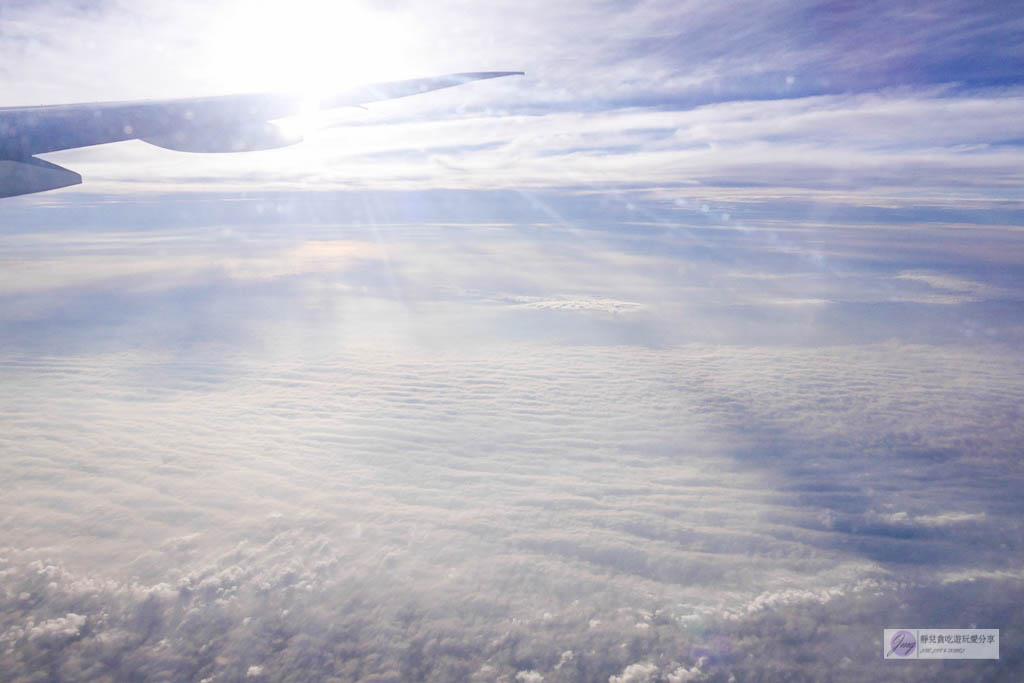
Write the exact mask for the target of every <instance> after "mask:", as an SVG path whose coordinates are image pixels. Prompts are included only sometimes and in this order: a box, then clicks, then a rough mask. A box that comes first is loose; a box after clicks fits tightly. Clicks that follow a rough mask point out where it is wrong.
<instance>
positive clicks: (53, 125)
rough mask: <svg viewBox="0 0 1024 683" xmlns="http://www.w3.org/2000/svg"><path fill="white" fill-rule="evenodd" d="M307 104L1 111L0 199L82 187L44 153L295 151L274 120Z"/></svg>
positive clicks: (267, 100)
mask: <svg viewBox="0 0 1024 683" xmlns="http://www.w3.org/2000/svg"><path fill="white" fill-rule="evenodd" d="M522 73H523V72H521V71H479V72H472V73H458V74H449V75H447V76H436V77H433V78H415V79H411V80H406V81H392V82H389V83H377V84H374V85H365V86H360V87H358V88H352V89H349V90H345V91H341V92H336V93H332V94H330V95H328V96H326V97H323V98H321V99H320V101H319V103H318V104H319V106H320V108H322V109H330V108H335V107H346V106H355V105H360V104H368V103H370V102H379V101H381V100H390V99H394V98H398V97H407V96H409V95H417V94H419V93H424V92H429V91H431V90H439V89H441V88H450V87H453V86H456V85H462V84H463V83H469V82H470V81H477V80H482V79H487V78H500V77H502V76H515V75H522ZM305 106H308V103H307V102H306V100H305V98H303V97H302V96H299V95H282V94H266V95H224V96H219V97H198V98H187V99H175V100H152V101H140V102H100V103H95V104H62V105H50V106H41V107H4V108H0V197H13V196H16V195H21V194H30V193H32V192H43V191H45V190H53V189H56V188H59V187H67V186H69V185H77V184H78V183H81V182H82V177H81V176H80V175H78V174H77V173H75V172H74V171H71V170H68V169H66V168H62V167H60V166H57V165H56V164H52V163H50V162H47V161H43V160H42V159H37V158H36V157H35V155H36V154H45V153H46V152H56V151H58V150H63V149H73V148H75V147H88V146H90V145H101V144H105V143H108V142H120V141H122V140H135V139H138V140H144V141H145V142H149V143H151V144H154V145H157V146H158V147H165V148H167V149H173V150H178V151H184V152H248V151H254V150H260V149H273V148H275V147H283V146H285V145H291V144H294V143H296V142H299V141H300V140H301V137H300V136H298V135H297V134H294V133H289V132H287V131H285V130H284V129H282V128H280V127H278V126H276V125H275V124H273V123H271V121H273V120H274V119H280V118H284V117H286V116H292V115H295V114H299V113H301V112H302V110H303V108H304V107H305Z"/></svg>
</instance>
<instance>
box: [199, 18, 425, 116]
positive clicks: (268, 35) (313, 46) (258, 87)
mask: <svg viewBox="0 0 1024 683" xmlns="http://www.w3.org/2000/svg"><path fill="white" fill-rule="evenodd" d="M408 38H409V31H408V30H407V19H406V18H404V17H403V16H402V15H401V14H400V13H398V12H381V11H377V10H374V9H371V8H369V7H367V6H366V5H363V4H361V3H358V2H345V1H343V0H342V1H336V2H332V1H331V0H285V1H282V0H256V1H251V0H249V1H245V2H234V3H231V4H229V5H228V6H226V7H224V8H223V11H221V12H218V13H217V15H216V17H215V18H214V19H213V20H212V22H211V24H210V29H209V35H208V41H207V44H208V46H209V53H210V56H209V60H208V65H209V68H210V69H212V70H214V72H215V73H216V74H217V77H216V80H217V81H218V82H220V83H221V84H222V87H223V88H224V92H228V91H230V92H241V91H264V90H270V91H289V92H296V93H301V94H303V96H305V97H307V98H308V99H310V100H311V101H315V100H317V99H319V97H320V96H322V95H325V94H327V93H330V92H333V91H336V90H339V89H342V88H345V87H346V86H351V85H355V84H359V83H368V82H376V81H381V80H389V79H394V78H403V77H406V76H408V75H409V67H410V64H408V63H407V59H406V56H405V52H404V49H403V46H405V45H407V44H408Z"/></svg>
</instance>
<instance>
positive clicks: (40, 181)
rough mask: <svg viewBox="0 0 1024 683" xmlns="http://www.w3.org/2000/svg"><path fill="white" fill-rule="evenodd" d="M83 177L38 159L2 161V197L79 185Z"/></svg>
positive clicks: (0, 178) (0, 167)
mask: <svg viewBox="0 0 1024 683" xmlns="http://www.w3.org/2000/svg"><path fill="white" fill-rule="evenodd" d="M81 182H82V176H80V175H78V174H77V173H75V172H74V171H69V170H68V169H66V168H63V167H61V166H58V165H57V164H51V163H50V162H49V161H43V160H42V159H37V158H36V157H29V158H27V159H18V160H14V159H0V197H16V196H17V195H19V194H31V193H33V192H45V191H46V190H56V189H57V188H58V187H67V186H69V185H78V184H79V183H81Z"/></svg>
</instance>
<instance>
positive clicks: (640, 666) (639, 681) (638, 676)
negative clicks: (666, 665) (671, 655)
mask: <svg viewBox="0 0 1024 683" xmlns="http://www.w3.org/2000/svg"><path fill="white" fill-rule="evenodd" d="M657 675H658V667H657V665H655V664H651V663H650V662H637V663H635V664H630V665H629V666H627V667H626V668H625V669H623V670H622V673H621V674H619V675H618V676H611V677H609V678H608V683H654V681H655V680H657V678H656V677H657Z"/></svg>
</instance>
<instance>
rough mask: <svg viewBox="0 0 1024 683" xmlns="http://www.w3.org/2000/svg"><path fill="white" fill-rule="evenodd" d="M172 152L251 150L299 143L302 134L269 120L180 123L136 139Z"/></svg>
mask: <svg viewBox="0 0 1024 683" xmlns="http://www.w3.org/2000/svg"><path fill="white" fill-rule="evenodd" d="M140 139H141V140H143V141H144V142H148V143H149V144H151V145H156V146H157V147H163V148H164V149H173V150H174V151H176V152H214V153H215V152H253V151H257V150H261V149H274V148H276V147H287V146H288V145H294V144H295V143H297V142H302V135H301V134H299V133H291V132H288V131H286V130H284V129H282V128H281V127H280V126H276V125H274V124H273V123H255V124H252V123H245V124H239V125H237V126H234V125H233V126H230V127H219V126H218V127H213V128H211V127H206V126H188V125H186V126H182V127H180V128H177V129H176V130H173V131H170V132H167V133H162V134H160V135H147V136H145V137H143V138H140Z"/></svg>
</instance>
